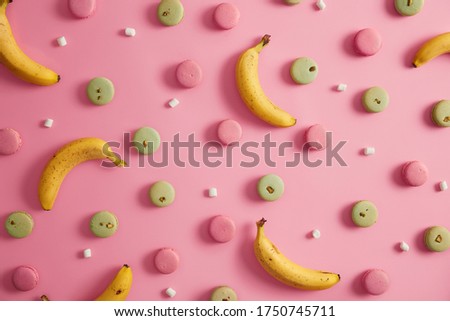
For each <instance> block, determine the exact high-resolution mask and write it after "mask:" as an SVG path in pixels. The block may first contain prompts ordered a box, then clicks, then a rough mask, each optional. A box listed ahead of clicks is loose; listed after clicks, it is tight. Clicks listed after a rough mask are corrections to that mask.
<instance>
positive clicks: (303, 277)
mask: <svg viewBox="0 0 450 321" xmlns="http://www.w3.org/2000/svg"><path fill="white" fill-rule="evenodd" d="M265 222H266V220H265V219H264V218H262V219H261V220H259V221H258V222H256V226H257V235H256V239H255V242H254V244H253V250H254V252H255V255H256V258H257V259H258V262H259V263H260V264H261V266H262V267H263V268H264V270H266V272H267V273H269V274H270V275H271V276H273V277H274V278H275V279H277V280H278V281H280V282H283V283H284V284H287V285H289V286H292V287H295V288H299V289H302V290H324V289H328V288H330V287H332V286H333V285H335V284H336V283H338V282H339V280H340V276H339V274H336V273H332V272H324V271H318V270H312V269H308V268H305V267H303V266H300V265H298V264H296V263H294V262H292V261H291V260H289V259H288V258H287V257H285V256H284V255H283V254H282V253H281V252H280V251H279V250H278V248H277V247H276V246H275V245H274V244H273V243H272V242H271V241H270V240H269V239H268V238H267V237H266V236H265V234H264V223H265Z"/></svg>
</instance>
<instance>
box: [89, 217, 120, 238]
mask: <svg viewBox="0 0 450 321" xmlns="http://www.w3.org/2000/svg"><path fill="white" fill-rule="evenodd" d="M118 227H119V221H118V220H117V217H116V216H115V215H114V214H113V213H111V212H108V211H100V212H97V213H95V214H94V215H93V216H92V218H91V222H90V229H91V232H92V233H93V234H94V235H95V236H98V237H102V238H105V237H110V236H112V235H113V234H115V233H116V231H117V229H118Z"/></svg>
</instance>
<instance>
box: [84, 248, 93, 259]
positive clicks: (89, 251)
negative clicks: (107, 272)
mask: <svg viewBox="0 0 450 321" xmlns="http://www.w3.org/2000/svg"><path fill="white" fill-rule="evenodd" d="M83 256H84V258H85V259H87V258H90V257H91V256H92V252H91V249H85V250H84V251H83Z"/></svg>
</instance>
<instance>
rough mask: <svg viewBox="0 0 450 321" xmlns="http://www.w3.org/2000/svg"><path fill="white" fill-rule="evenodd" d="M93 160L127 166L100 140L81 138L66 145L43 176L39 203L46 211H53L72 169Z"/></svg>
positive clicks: (45, 169) (49, 163) (40, 184)
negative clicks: (62, 186)
mask: <svg viewBox="0 0 450 321" xmlns="http://www.w3.org/2000/svg"><path fill="white" fill-rule="evenodd" d="M92 159H109V160H110V161H112V162H113V163H114V164H115V165H116V166H119V167H124V166H126V163H125V162H124V161H122V160H121V159H120V157H118V156H117V155H116V154H114V153H113V152H112V151H111V148H110V146H109V145H108V143H107V142H105V141H104V140H102V139H100V138H95V137H88V138H80V139H77V140H74V141H72V142H70V143H68V144H66V145H64V146H63V147H61V148H60V149H59V150H58V151H57V152H56V154H55V155H54V156H53V157H52V159H51V160H50V161H49V162H48V163H47V166H46V167H45V168H44V171H43V172H42V175H41V179H40V182H39V189H38V190H39V201H40V202H41V206H42V208H43V209H44V210H46V211H49V210H51V209H52V207H53V204H54V202H55V200H56V196H57V195H58V191H59V188H60V187H61V184H62V182H63V180H64V178H65V177H66V175H67V174H68V173H69V172H70V171H71V170H72V168H74V167H75V166H77V165H78V164H80V163H83V162H85V161H88V160H92Z"/></svg>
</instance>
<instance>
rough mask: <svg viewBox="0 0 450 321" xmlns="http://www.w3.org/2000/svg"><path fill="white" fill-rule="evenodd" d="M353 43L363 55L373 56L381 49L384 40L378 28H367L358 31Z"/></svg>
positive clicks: (356, 49)
mask: <svg viewBox="0 0 450 321" xmlns="http://www.w3.org/2000/svg"><path fill="white" fill-rule="evenodd" d="M353 44H354V48H355V51H356V53H358V54H360V55H363V56H373V55H374V54H376V53H377V52H378V51H380V49H381V46H382V44H383V42H382V39H381V35H380V34H379V33H378V31H377V30H375V29H372V28H366V29H362V30H360V31H358V32H357V33H356V35H355V38H354V39H353Z"/></svg>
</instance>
